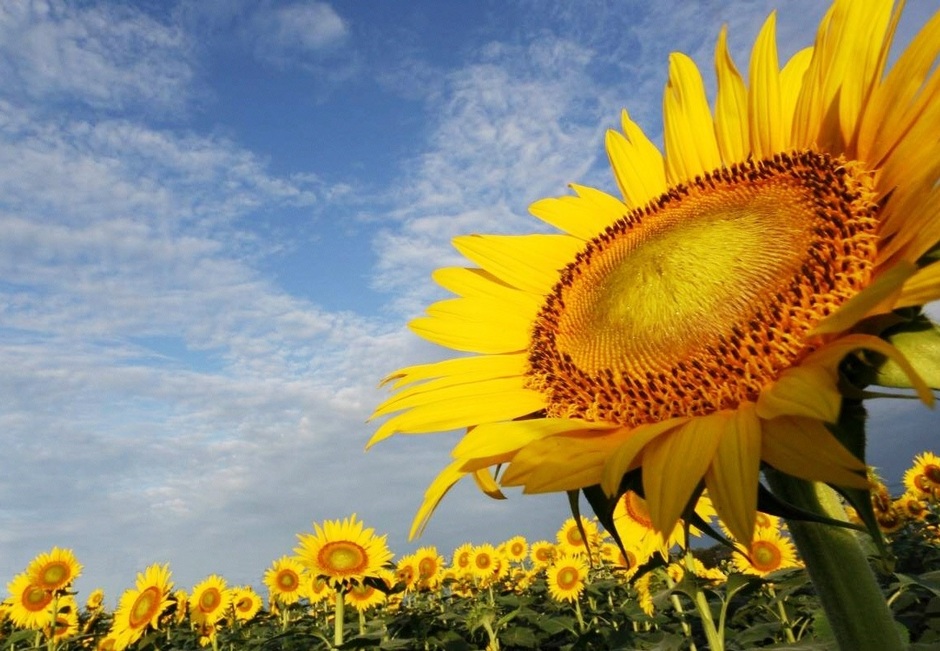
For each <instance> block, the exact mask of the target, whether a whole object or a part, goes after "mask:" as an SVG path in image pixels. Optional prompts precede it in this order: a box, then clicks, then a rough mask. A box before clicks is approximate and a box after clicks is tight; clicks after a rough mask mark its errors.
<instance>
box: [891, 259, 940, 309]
mask: <svg viewBox="0 0 940 651" xmlns="http://www.w3.org/2000/svg"><path fill="white" fill-rule="evenodd" d="M937 299H940V262H934V263H931V264H929V265H927V266H926V267H923V268H921V269H918V270H917V272H916V273H915V274H914V275H913V276H911V277H910V278H908V279H907V281H906V282H905V283H904V287H903V288H902V290H901V296H900V298H899V299H898V301H897V304H896V305H895V307H898V308H901V307H909V306H912V305H926V304H927V303H929V302H931V301H935V300H937Z"/></svg>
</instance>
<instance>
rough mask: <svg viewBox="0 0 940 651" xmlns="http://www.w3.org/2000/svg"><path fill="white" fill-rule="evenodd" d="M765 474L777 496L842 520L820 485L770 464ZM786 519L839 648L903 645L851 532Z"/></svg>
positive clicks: (889, 650) (885, 650) (876, 649)
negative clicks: (774, 468) (786, 473)
mask: <svg viewBox="0 0 940 651" xmlns="http://www.w3.org/2000/svg"><path fill="white" fill-rule="evenodd" d="M765 475H766V477H767V481H768V483H769V484H770V487H771V489H772V490H773V491H774V493H776V495H777V497H779V498H781V499H783V500H785V501H787V502H789V503H790V504H792V505H794V506H796V507H799V508H801V509H804V510H806V511H811V512H813V513H817V514H819V515H823V516H826V517H829V518H832V519H836V520H845V519H846V518H845V509H844V508H843V507H842V503H841V502H840V501H839V498H838V496H837V495H836V493H835V491H833V490H832V489H831V488H829V487H828V486H826V485H825V484H820V483H814V482H807V481H803V480H802V479H797V478H795V477H791V476H789V475H785V474H783V473H780V472H776V471H774V470H772V469H768V470H767V471H766V472H765ZM788 524H789V527H790V533H791V534H792V535H793V541H794V542H795V543H796V547H797V549H798V550H799V552H800V556H801V557H802V558H803V562H804V563H806V569H807V571H808V572H809V577H810V579H811V580H812V582H813V586H814V587H815V588H816V593H817V594H818V595H819V601H820V602H821V603H822V607H823V609H824V610H825V611H826V617H827V619H828V620H829V625H830V626H831V627H832V631H833V633H834V634H835V637H836V641H837V642H838V644H839V648H840V649H843V650H845V651H848V650H851V651H869V650H870V651H894V650H895V649H898V650H900V649H903V648H904V643H903V641H902V640H901V636H900V634H899V632H898V628H897V626H896V625H895V622H894V617H893V616H892V615H891V610H890V609H889V608H888V605H887V603H886V602H885V598H884V595H883V594H882V593H881V589H880V588H879V586H878V582H877V580H876V579H875V575H874V573H873V572H872V570H871V566H870V565H869V564H868V559H867V557H866V555H865V552H864V551H863V549H862V546H861V545H860V544H859V541H858V538H856V536H855V534H853V533H851V532H849V531H847V530H846V529H843V528H840V527H834V526H828V525H822V524H817V523H814V522H803V521H799V520H788Z"/></svg>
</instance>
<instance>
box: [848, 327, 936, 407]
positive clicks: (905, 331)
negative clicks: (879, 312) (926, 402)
mask: <svg viewBox="0 0 940 651" xmlns="http://www.w3.org/2000/svg"><path fill="white" fill-rule="evenodd" d="M881 337H882V338H884V339H886V340H887V341H888V342H890V343H891V345H892V346H894V347H895V348H897V349H898V350H899V351H900V352H901V354H903V355H904V357H905V358H906V359H907V361H909V362H910V363H911V366H913V367H914V370H915V371H917V374H918V375H920V377H921V378H922V379H923V380H924V382H926V383H927V385H928V386H929V387H931V388H932V389H940V327H938V326H937V324H935V323H933V322H932V321H931V320H930V319H928V318H927V317H926V316H924V315H923V314H917V315H916V316H914V317H912V318H910V319H908V320H905V321H903V322H902V323H900V324H897V325H894V326H892V327H890V328H888V329H887V330H885V331H884V332H882V333H881ZM864 355H865V359H866V361H869V362H870V363H871V367H870V368H869V369H867V372H865V371H863V372H862V373H861V377H860V378H859V379H860V380H861V381H862V383H863V384H876V385H878V386H882V387H891V388H897V389H911V388H913V385H912V384H911V380H910V378H909V377H908V376H907V374H906V373H905V372H904V371H903V370H901V367H900V366H898V365H897V364H896V363H895V362H894V361H893V360H890V359H886V358H884V357H882V356H881V355H877V354H875V353H872V352H866V353H864Z"/></svg>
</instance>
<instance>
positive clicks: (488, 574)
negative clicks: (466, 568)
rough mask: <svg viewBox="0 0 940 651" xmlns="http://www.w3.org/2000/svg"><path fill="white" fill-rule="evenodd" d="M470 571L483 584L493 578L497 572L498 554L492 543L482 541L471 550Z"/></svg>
mask: <svg viewBox="0 0 940 651" xmlns="http://www.w3.org/2000/svg"><path fill="white" fill-rule="evenodd" d="M470 572H471V573H472V574H473V576H474V577H475V578H476V579H477V580H478V581H480V582H481V583H483V584H486V583H488V582H490V581H493V580H495V578H496V576H497V574H498V573H499V555H498V552H497V551H496V548H495V547H494V546H493V545H490V544H489V543H484V544H482V545H477V546H476V547H474V548H473V549H472V550H471V552H470Z"/></svg>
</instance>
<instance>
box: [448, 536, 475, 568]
mask: <svg viewBox="0 0 940 651" xmlns="http://www.w3.org/2000/svg"><path fill="white" fill-rule="evenodd" d="M472 553H473V545H472V544H470V543H463V544H462V545H460V546H458V547H457V548H456V549H454V555H453V556H451V559H452V560H451V565H452V567H453V568H454V571H455V572H456V573H457V574H458V575H461V574H469V573H472V569H471V567H470V560H471V555H472Z"/></svg>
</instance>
